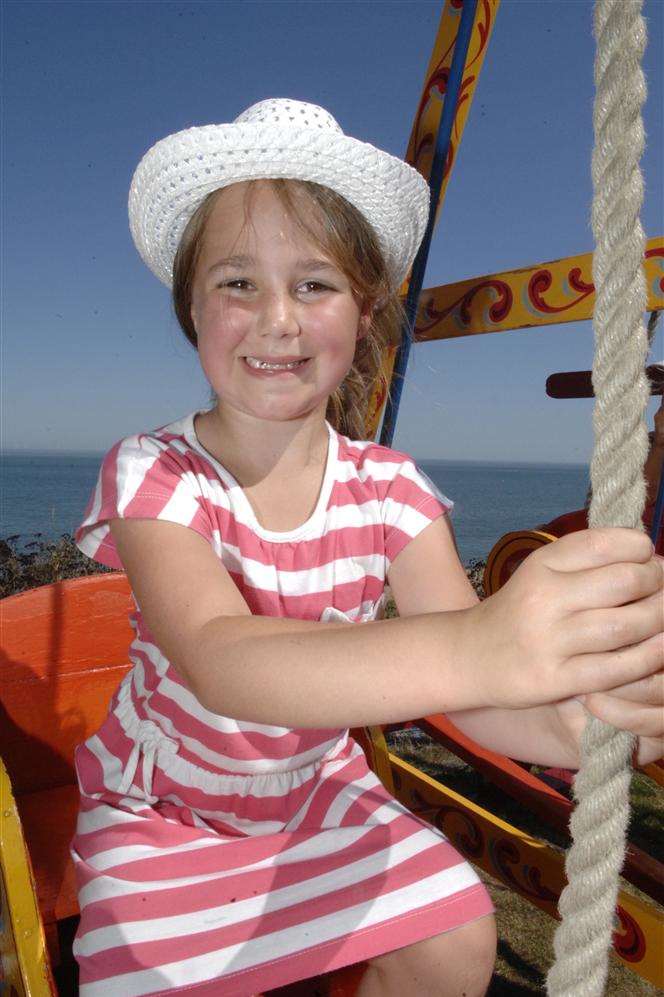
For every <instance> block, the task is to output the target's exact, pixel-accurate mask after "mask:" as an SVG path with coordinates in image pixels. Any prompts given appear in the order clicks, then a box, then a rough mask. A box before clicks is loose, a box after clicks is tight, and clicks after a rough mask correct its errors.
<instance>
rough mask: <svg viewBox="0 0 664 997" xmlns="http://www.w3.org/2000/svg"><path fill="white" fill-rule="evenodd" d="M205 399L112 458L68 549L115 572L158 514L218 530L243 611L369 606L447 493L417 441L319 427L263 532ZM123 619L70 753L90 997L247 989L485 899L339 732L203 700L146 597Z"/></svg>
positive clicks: (481, 904) (431, 923)
mask: <svg viewBox="0 0 664 997" xmlns="http://www.w3.org/2000/svg"><path fill="white" fill-rule="evenodd" d="M196 414H197V413H192V414H190V415H188V416H185V417H184V418H182V419H179V420H178V421H176V422H173V423H171V424H169V425H167V426H164V427H162V428H160V429H157V430H155V431H153V432H150V433H146V434H141V435H137V436H130V437H127V438H125V439H123V440H121V441H120V442H119V443H117V444H116V445H115V446H114V447H113V448H112V449H111V450H110V451H109V453H108V454H107V455H106V457H105V458H104V461H103V464H102V467H101V471H100V474H99V479H98V482H97V486H96V488H95V490H94V492H93V494H92V495H91V497H90V501H89V503H88V507H87V509H86V511H85V518H84V520H83V522H82V524H81V525H80V527H79V528H78V530H77V531H76V543H77V545H78V546H79V548H80V549H81V550H82V551H83V552H84V553H85V554H87V555H88V556H89V557H91V558H94V559H95V560H96V561H99V562H101V563H102V564H105V565H109V566H111V567H115V568H120V567H121V566H122V565H121V562H120V560H119V557H118V553H117V550H116V548H115V546H114V543H113V539H112V535H111V533H110V530H109V526H108V520H110V519H112V518H114V517H122V518H128V517H135V518H142V519H144V518H154V519H163V520H168V521H171V522H175V523H180V524H182V525H183V526H187V527H189V528H190V529H192V530H195V531H196V532H197V533H200V534H201V536H203V537H204V538H205V539H206V540H207V542H208V543H209V544H211V546H212V547H213V549H214V551H215V553H216V554H217V556H218V557H219V558H220V559H221V561H222V562H223V564H224V566H225V567H226V569H227V570H228V571H229V573H230V575H231V577H232V578H233V581H234V582H235V584H236V585H237V587H238V589H239V590H240V592H241V593H242V596H243V597H244V599H245V600H246V602H247V604H248V606H249V608H250V609H251V612H252V613H254V614H258V615H263V616H281V617H288V618H292V619H303V620H321V621H329V620H344V621H347V622H348V623H349V624H352V623H356V622H360V621H366V620H373V619H377V618H380V617H381V616H382V615H383V607H384V603H385V600H386V592H385V588H386V575H387V573H388V571H389V568H390V564H391V563H392V561H393V560H394V558H395V557H396V556H397V554H398V553H399V551H401V550H402V549H403V547H405V545H406V544H407V543H408V541H409V540H410V539H411V538H413V537H415V536H416V535H417V534H418V533H419V532H420V531H421V530H422V529H424V528H425V527H426V526H428V524H429V523H431V522H432V521H433V520H434V519H436V517H438V516H440V515H445V514H446V513H447V512H448V511H449V509H450V508H451V505H452V503H451V502H449V500H448V499H446V498H445V496H444V495H442V494H441V493H440V492H439V491H438V489H437V488H436V486H435V485H434V484H433V483H432V482H431V481H430V479H429V478H427V477H426V475H424V474H423V473H422V472H421V471H420V470H419V469H418V468H417V466H416V465H415V463H414V462H413V460H412V459H411V458H410V457H408V455H407V454H404V453H400V452H399V451H396V450H392V449H389V448H387V447H382V446H378V445H377V444H375V443H373V442H369V441H359V442H358V441H351V440H350V439H349V438H347V437H346V436H343V435H341V434H340V433H338V432H336V431H335V430H334V428H333V427H332V426H331V425H330V424H329V423H326V425H327V429H328V433H329V447H328V459H327V465H326V470H325V475H324V478H323V483H322V488H321V491H320V495H319V498H318V502H317V505H316V508H315V510H314V512H313V514H312V515H311V517H310V518H309V519H308V520H307V522H306V523H303V524H302V525H301V526H299V527H298V528H297V529H295V530H291V531H290V532H288V533H282V532H273V531H270V530H266V529H264V528H263V527H262V526H261V525H260V524H259V523H258V521H257V519H256V516H255V514H254V512H253V509H252V507H251V505H250V503H249V501H248V499H247V497H246V495H245V494H244V492H243V490H242V488H241V487H240V485H239V484H238V482H237V481H236V480H235V479H234V478H233V477H232V475H231V474H230V473H229V472H228V471H227V470H226V468H224V467H223V465H222V464H220V463H219V462H218V461H217V460H216V459H215V458H214V457H213V456H212V455H211V454H209V453H208V452H207V451H206V450H205V449H204V448H203V447H202V445H201V444H200V442H199V440H198V438H197V435H196V432H195V429H194V418H195V415H196ZM131 624H132V627H133V630H134V633H135V637H134V640H133V642H132V644H131V647H130V651H129V655H130V660H131V662H132V665H133V667H132V669H131V670H130V671H129V672H128V673H127V674H126V676H125V678H124V679H123V681H122V682H121V684H120V686H119V688H118V689H117V691H116V693H115V695H114V696H113V699H112V701H111V704H110V707H109V712H108V715H107V718H106V720H105V722H104V724H103V725H102V727H101V728H100V730H99V731H98V732H97V733H96V734H94V735H93V736H92V737H90V738H89V739H88V740H87V741H86V742H85V743H83V744H81V745H79V747H78V748H77V749H76V758H75V763H76V771H77V776H78V782H79V788H80V792H81V806H80V812H79V818H78V824H77V828H76V833H75V836H74V838H73V840H72V842H71V854H72V858H73V861H74V864H75V868H76V874H77V884H78V895H79V904H80V910H81V919H80V924H79V927H78V931H77V934H76V939H75V943H74V954H75V956H76V959H77V961H78V963H79V969H80V992H81V995H82V997H116V995H117V997H135V995H139V994H162V993H173V992H180V991H182V992H183V993H184V992H186V993H187V994H188V995H192V997H225V995H228V997H231V995H233V997H250V995H253V994H257V993H259V992H262V991H267V990H270V989H272V988H276V987H279V986H283V985H285V984H287V983H291V982H294V981H296V980H302V979H306V978H308V977H311V976H314V975H317V974H319V973H323V972H327V971H329V970H332V969H336V968H339V967H342V966H347V965H351V964H353V963H356V962H359V961H360V960H365V959H370V958H372V957H374V956H378V955H381V954H383V953H386V952H390V951H392V950H394V949H398V948H401V947H403V946H405V945H409V944H412V943H414V942H417V941H420V940H423V939H426V938H429V937H432V936H433V935H436V934H438V933H440V932H441V931H446V930H449V929H452V928H456V927H458V926H460V925H462V924H465V923H467V922H469V921H472V920H474V919H476V918H478V917H481V916H483V915H485V914H488V913H489V912H490V911H491V910H492V905H491V901H490V899H489V897H488V894H487V893H486V891H485V889H484V887H483V886H482V884H481V882H480V881H479V879H478V877H477V876H476V874H475V872H474V871H473V869H472V868H471V867H470V866H469V865H468V864H467V863H466V862H465V861H464V860H463V859H462V858H461V857H460V856H459V855H458V854H457V853H456V852H455V851H454V849H453V848H452V847H451V845H450V844H449V843H448V842H447V840H446V839H445V837H444V836H443V835H442V833H441V832H440V831H438V830H436V829H434V828H432V827H431V826H430V825H429V824H427V823H426V822H424V821H423V820H421V819H420V818H418V817H416V816H414V815H412V814H411V813H410V812H409V811H408V810H407V809H406V808H405V807H403V806H402V805H401V804H400V803H399V802H397V801H396V800H394V799H393V797H392V796H391V795H390V794H389V793H387V792H386V790H385V789H384V788H383V786H382V784H381V783H380V781H379V780H378V779H377V777H376V776H375V775H374V774H373V772H372V771H371V769H369V767H368V765H367V761H366V758H365V755H364V753H363V751H362V749H361V748H360V746H359V745H358V744H357V743H356V742H355V741H354V740H353V738H352V737H351V736H350V735H349V731H348V729H345V730H344V729H336V728H335V729H291V728H286V727H279V726H270V725H265V724H259V723H252V722H250V721H246V720H242V719H234V718H231V717H226V716H221V715H218V714H216V713H212V712H210V711H208V710H206V709H205V708H204V707H203V706H202V705H201V704H200V703H199V702H198V701H197V699H196V698H195V697H194V696H193V694H192V693H191V691H190V690H189V688H188V687H187V685H186V684H185V683H184V682H183V680H182V679H181V678H180V676H179V675H178V673H177V671H176V670H175V668H173V667H172V666H171V664H170V663H169V661H168V660H167V659H166V658H165V657H164V655H163V654H162V653H161V651H160V650H159V648H158V646H157V644H156V642H155V640H154V638H153V637H152V635H151V634H150V632H149V630H148V628H147V626H146V623H145V621H144V620H143V618H142V616H141V612H140V608H138V607H137V608H136V611H135V612H134V613H132V616H131ZM414 664H415V663H414ZM275 667H279V663H278V662H275ZM219 677H220V681H221V682H223V673H220V676H219Z"/></svg>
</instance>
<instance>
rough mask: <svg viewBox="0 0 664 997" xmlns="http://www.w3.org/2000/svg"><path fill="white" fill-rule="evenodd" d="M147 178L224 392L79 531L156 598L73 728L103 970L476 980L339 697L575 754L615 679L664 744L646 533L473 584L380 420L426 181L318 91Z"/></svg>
mask: <svg viewBox="0 0 664 997" xmlns="http://www.w3.org/2000/svg"><path fill="white" fill-rule="evenodd" d="M129 204H130V218H131V228H132V234H133V236H134V240H135V242H136V245H137V247H138V250H139V252H140V253H141V255H142V257H143V259H144V261H145V262H146V263H147V265H148V266H149V267H150V269H151V270H152V271H153V272H154V273H155V274H156V275H157V276H158V277H159V278H160V279H161V280H162V281H163V282H164V283H166V284H167V285H169V286H170V285H171V283H172V287H173V298H174V304H175V311H176V314H177V316H178V319H179V321H180V323H181V325H182V328H183V330H184V333H185V335H186V336H187V338H188V339H189V340H190V341H191V343H192V344H193V345H194V347H195V348H196V349H197V351H198V355H199V358H200V362H201V366H202V369H203V371H204V373H205V375H206V377H207V379H208V381H209V383H210V385H211V387H212V389H213V391H214V393H215V403H214V405H213V407H211V408H210V409H208V410H205V411H204V410H201V411H196V412H193V413H191V414H189V415H186V416H184V417H183V418H180V419H177V420H176V421H175V422H171V423H170V424H169V425H166V426H162V427H161V428H159V429H155V430H152V431H150V432H144V433H139V434H137V435H134V436H129V437H126V438H125V439H123V440H121V441H120V442H118V443H117V444H116V445H115V446H114V447H112V449H111V450H110V451H109V453H108V454H107V456H106V457H105V459H104V462H103V465H102V468H101V473H100V477H99V482H98V485H97V488H96V490H95V492H94V493H93V495H92V497H91V499H90V503H89V505H88V508H87V510H86V513H85V518H84V521H83V523H82V524H81V526H80V528H79V529H78V531H77V534H76V539H77V543H78V545H79V547H80V548H81V550H83V551H84V552H85V553H86V554H88V555H89V556H90V557H93V558H94V559H95V560H97V561H100V562H101V563H102V564H106V565H110V566H111V567H115V568H121V567H122V568H124V569H125V570H126V572H127V575H128V577H129V580H130V582H131V586H132V591H133V593H134V596H135V600H136V612H135V613H134V614H133V615H132V626H133V628H134V630H135V634H136V636H135V639H134V641H133V643H132V645H131V650H130V657H131V661H132V663H133V668H132V669H131V671H130V672H129V673H128V674H127V675H126V677H125V678H124V680H123V681H122V683H121V685H120V687H119V689H118V690H117V692H116V694H115V695H114V697H113V700H112V702H111V705H110V709H109V713H108V717H107V720H106V721H105V723H104V725H103V726H102V728H101V729H100V730H99V732H98V733H97V734H96V735H95V736H93V737H91V738H89V739H88V741H86V742H85V744H83V745H81V746H79V748H78V750H77V754H76V765H77V771H78V778H79V784H80V790H81V809H80V816H79V822H78V827H77V832H76V836H75V838H74V840H73V842H72V855H73V858H74V862H75V864H76V870H77V876H78V888H79V901H80V908H81V921H80V926H79V929H78V933H77V937H76V942H75V948H74V951H75V955H76V958H77V960H78V962H79V965H80V984H81V994H82V997H112V995H119V997H133V995H140V994H162V993H173V992H182V993H186V994H188V995H196V997H203V995H205V997H213V995H214V997H218V995H236V997H246V995H251V994H256V993H258V992H261V991H267V990H270V989H272V988H276V987H279V986H282V985H284V984H287V983H289V982H292V981H296V980H301V979H306V978H309V977H312V976H314V975H316V974H319V973H322V972H325V971H328V970H331V969H334V968H338V967H342V966H346V965H351V964H353V963H356V962H359V961H361V960H366V961H368V963H369V967H368V969H367V971H366V973H365V975H364V977H363V979H362V982H361V984H360V987H359V990H358V994H359V995H360V997H377V995H383V997H391V995H394V994H397V993H399V994H404V993H406V994H418V995H423V997H424V995H433V994H454V995H456V994H461V993H464V994H467V995H477V994H482V993H484V992H485V990H486V987H487V985H488V981H489V979H490V976H491V971H492V965H493V960H494V953H495V929H494V924H493V918H492V906H491V902H490V900H489V897H488V895H487V893H486V891H485V889H484V888H483V886H482V885H481V883H480V881H479V880H478V878H477V876H476V875H475V873H474V872H473V870H472V868H471V867H470V866H469V865H468V864H467V863H466V862H465V861H463V860H462V859H461V858H460V856H459V855H458V854H457V853H456V852H455V851H454V849H453V848H452V847H451V846H450V845H449V843H448V842H447V841H446V839H445V838H444V837H443V835H442V834H441V833H440V832H439V831H437V830H435V829H434V828H432V827H431V826H429V825H428V824H426V823H425V822H424V821H422V820H420V819H419V818H417V817H416V816H413V815H412V814H411V813H409V812H408V810H406V809H405V808H404V807H403V806H401V805H400V804H399V803H398V802H396V801H395V800H394V799H393V798H392V797H391V796H390V795H389V794H388V793H387V792H386V791H385V789H384V788H383V787H382V785H381V783H380V782H379V780H378V779H377V778H376V777H375V776H374V774H373V773H372V772H371V770H370V769H369V768H368V766H367V762H366V759H365V756H364V754H363V752H362V750H361V749H360V747H359V746H358V745H357V744H356V742H355V741H354V740H353V739H352V738H351V737H350V736H349V730H348V728H350V727H355V726H361V725H365V724H379V723H393V722H399V721H407V720H410V719H416V718H418V717H421V716H425V715H427V714H432V713H438V712H443V711H444V712H448V713H452V714H453V716H454V720H455V722H456V723H457V724H458V725H459V726H460V727H461V728H462V730H465V731H467V732H468V733H469V734H470V735H471V736H472V737H474V738H476V739H477V740H479V741H480V742H481V743H483V744H485V745H487V746H488V747H490V748H494V749H496V750H498V751H501V752H505V753H507V754H510V755H512V756H513V757H515V758H520V759H527V760H533V761H535V762H540V763H544V764H549V765H555V766H566V767H574V766H575V765H577V764H578V751H577V745H578V739H579V735H580V731H581V730H582V727H583V724H584V720H585V715H586V714H585V712H584V708H583V706H582V705H581V703H580V702H579V701H578V697H579V696H581V695H583V694H591V693H594V695H590V696H587V698H586V701H585V705H586V707H587V708H588V709H589V710H591V711H592V712H593V713H595V714H597V715H598V716H602V717H603V718H605V719H607V720H610V721H611V722H613V723H615V724H617V725H622V726H624V727H626V728H629V729H632V730H634V731H635V732H636V733H637V734H641V735H644V736H643V737H642V738H641V739H640V747H639V754H638V757H639V761H641V762H643V761H647V760H650V759H652V758H654V757H657V756H658V753H659V751H660V748H659V745H658V743H657V740H656V738H657V737H658V736H660V735H661V733H662V731H661V727H662V722H661V719H660V717H659V712H660V711H659V710H658V708H657V706H658V704H659V703H661V696H659V694H658V693H656V686H655V681H656V680H655V679H651V678H650V677H651V676H653V675H656V673H658V672H660V671H661V667H662V656H663V655H662V645H661V631H662V629H664V620H663V619H662V609H661V589H662V571H661V567H660V565H659V564H658V563H657V561H656V560H655V559H654V558H653V556H652V545H651V544H650V542H649V540H648V539H647V537H645V535H643V534H641V533H638V532H636V531H631V530H600V531H594V532H588V531H585V532H583V533H579V534H575V535H574V536H571V537H567V538H564V539H562V540H560V541H558V542H557V543H556V544H554V545H551V546H550V547H548V548H546V549H544V550H542V551H539V552H538V553H536V554H533V555H532V556H531V557H530V558H529V559H528V560H527V561H526V562H525V564H524V565H523V567H522V568H520V569H519V571H518V572H517V573H516V574H515V576H514V578H512V579H511V580H510V582H509V583H508V584H507V586H505V588H504V589H502V590H501V592H499V593H498V594H497V595H495V596H494V597H492V598H491V599H488V600H486V601H485V602H483V603H478V602H477V600H476V598H475V596H474V593H473V591H472V589H471V587H470V585H469V583H468V581H467V579H466V575H465V572H464V570H463V568H462V567H461V565H460V563H459V560H458V557H457V554H456V551H455V545H454V539H453V534H452V529H451V526H450V523H449V517H448V515H447V514H448V512H449V510H450V508H451V503H450V502H449V501H448V499H446V498H445V497H444V496H443V495H442V494H441V493H440V492H439V491H438V490H437V489H436V488H435V486H434V485H433V484H432V483H431V481H430V480H429V479H428V478H427V477H426V476H425V475H424V474H422V473H421V471H420V470H419V469H418V468H417V466H416V465H415V463H414V462H413V460H412V459H411V458H410V457H409V456H408V455H407V454H405V453H401V452H399V451H396V450H392V449H389V448H387V447H381V446H378V445H376V444H375V443H373V442H371V441H367V440H364V439H363V436H364V422H363V415H364V408H365V407H366V402H367V392H368V390H369V388H370V386H371V384H372V382H373V379H374V377H375V374H376V372H377V369H378V364H379V362H380V356H381V351H382V350H383V348H384V347H385V345H386V344H388V343H390V342H394V341H396V339H397V338H398V335H399V328H400V321H401V311H400V307H399V304H398V297H397V293H398V290H399V287H400V284H401V282H402V280H403V278H404V277H405V275H406V274H407V272H408V270H409V267H410V265H411V263H412V261H413V258H414V255H415V252H416V250H417V247H418V244H419V242H420V239H421V238H422V235H423V231H424V227H425V224H426V219H427V213H428V206H429V194H428V189H427V185H426V184H425V182H424V180H423V179H422V178H421V177H420V176H419V174H417V173H416V172H415V171H414V170H412V169H411V168H410V167H409V166H407V165H406V164H404V163H403V162H401V161H400V160H397V159H395V158H394V157H392V156H389V155H388V154H386V153H384V152H381V151H380V150H378V149H375V148H373V147H372V146H370V145H367V144H365V143H362V142H359V141H357V140H355V139H353V138H349V137H347V136H345V135H344V134H343V132H342V131H341V129H340V128H339V126H338V124H337V123H336V121H335V120H334V119H333V118H332V117H331V116H330V115H329V114H328V113H327V112H326V111H324V110H323V109H322V108H319V107H315V106H312V105H310V104H304V103H300V102H298V101H289V100H269V101H263V102H261V103H259V104H257V105H255V106H254V107H252V108H250V109H249V110H247V111H245V112H244V113H243V114H242V115H240V117H239V118H238V119H237V120H236V121H235V122H234V123H232V124H223V125H213V126H207V127H202V128H192V129H189V130H187V131H184V132H180V133H178V134H176V135H172V136H170V137H168V138H166V139H164V140H163V141H161V142H159V143H157V145H156V146H154V147H153V148H152V149H151V150H150V151H149V152H148V153H147V155H146V156H145V157H144V159H143V160H142V162H141V164H140V165H139V167H138V169H137V171H136V174H135V176H134V180H133V183H132V189H131V194H130V202H129ZM155 373H157V372H155ZM387 583H389V585H390V587H391V590H392V593H393V595H394V598H395V600H396V604H397V607H398V611H399V616H400V618H399V619H390V620H386V619H382V618H381V617H382V615H383V614H382V610H383V605H384V601H385V586H386V584H387ZM349 624H354V625H349ZM575 697H576V698H575Z"/></svg>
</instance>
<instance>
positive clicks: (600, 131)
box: [547, 0, 650, 997]
mask: <svg viewBox="0 0 664 997" xmlns="http://www.w3.org/2000/svg"><path fill="white" fill-rule="evenodd" d="M642 4H643V0H596V3H595V37H596V39H597V49H596V58H595V85H596V97H595V105H594V110H593V126H594V131H595V148H594V150H593V156H592V177H593V192H594V194H593V206H592V214H591V219H592V229H593V235H594V237H595V245H596V248H595V253H594V257H593V281H594V284H595V288H596V304H595V311H594V316H593V325H594V331H595V344H596V345H595V361H594V365H593V388H594V391H595V408H594V413H593V425H594V430H595V450H594V453H593V459H592V462H591V467H590V480H591V485H592V501H591V505H590V511H589V517H588V521H589V525H590V526H591V527H598V526H628V527H640V526H641V516H642V513H643V508H644V505H645V497H646V494H645V480H644V477H643V465H644V463H645V460H646V456H647V450H648V434H647V429H646V424H645V419H644V416H645V411H646V405H647V402H648V397H649V395H650V385H649V382H648V379H647V377H646V375H645V370H644V367H645V362H646V357H647V352H648V338H647V335H646V329H645V325H644V322H643V312H644V311H645V307H646V300H647V299H646V283H645V278H644V275H643V271H642V260H643V253H644V250H645V236H644V233H643V229H642V228H641V223H640V221H639V213H640V210H641V205H642V202H643V177H642V175H641V171H640V168H639V160H640V157H641V153H642V151H643V147H644V143H645V135H644V130H643V121H642V118H641V108H642V106H643V102H644V100H645V96H646V85H645V79H644V76H643V72H642V71H641V65H640V63H641V58H642V55H643V51H644V48H645V43H646V31H645V22H644V20H643V17H642V14H641V9H642ZM634 745H635V739H634V737H633V736H632V735H631V734H629V733H627V732H625V731H619V730H616V729H615V728H613V727H611V726H609V725H607V724H604V723H602V722H601V721H599V720H597V719H596V718H595V717H589V718H588V722H587V725H586V729H585V731H584V733H583V736H582V741H581V768H580V770H579V773H578V775H577V776H576V779H575V781H574V798H575V800H576V804H577V805H576V808H575V810H574V813H573V814H572V817H571V820H570V831H571V834H572V838H573V844H572V846H571V848H570V850H569V852H568V855H567V859H566V864H565V869H566V873H567V879H568V885H567V886H566V887H565V889H564V890H563V892H562V895H561V897H560V904H559V909H560V914H561V917H562V922H561V924H560V925H559V927H558V929H557V931H556V934H555V937H554V950H555V954H556V963H555V965H554V966H553V968H552V969H551V970H550V972H549V975H548V978H547V992H548V994H549V997H599V995H601V994H603V993H604V987H605V984H606V978H607V974H608V951H609V948H610V946H611V936H612V931H613V924H614V916H615V913H614V912H615V905H616V898H617V895H618V877H619V874H620V870H621V868H622V864H623V861H624V854H625V838H626V832H627V824H628V821H629V785H630V775H631V771H630V765H631V758H632V754H633V751H634Z"/></svg>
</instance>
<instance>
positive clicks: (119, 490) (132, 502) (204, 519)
mask: <svg viewBox="0 0 664 997" xmlns="http://www.w3.org/2000/svg"><path fill="white" fill-rule="evenodd" d="M110 519H163V520H166V521H168V522H171V523H179V524H181V525H182V526H188V527H189V528H190V529H192V530H195V531H196V533H199V534H200V535H201V536H202V537H203V538H204V539H205V540H207V541H208V542H209V543H212V542H213V529H212V524H211V522H210V517H209V514H208V512H207V510H206V503H205V501H204V498H203V494H202V492H201V489H200V485H199V480H198V476H197V475H196V473H195V471H194V469H193V468H192V467H191V466H188V462H187V459H186V456H185V455H183V454H180V453H178V452H176V451H174V450H173V449H172V447H170V446H169V444H168V443H166V442H165V441H163V440H160V439H159V438H157V437H154V436H149V435H139V436H128V437H126V438H125V439H123V440H120V442H119V443H116V444H115V446H113V447H112V448H111V449H110V450H109V452H108V453H107V454H106V456H105V457H104V460H103V461H102V465H101V469H100V471H99V477H98V478H97V484H96V486H95V488H94V489H93V491H92V494H91V496H90V499H89V501H88V504H87V507H86V509H85V513H84V518H83V521H82V523H81V524H80V526H79V527H78V528H77V530H76V531H75V533H74V541H75V543H76V546H77V547H78V548H79V550H81V551H83V553H84V554H87V556H88V557H90V558H92V559H93V560H95V561H99V563H100V564H105V565H106V566H107V567H109V568H120V569H122V567H123V565H122V562H121V560H120V556H119V554H118V551H117V548H116V546H115V541H114V540H113V536H112V534H111V531H110V527H109V523H108V521H109V520H110Z"/></svg>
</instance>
